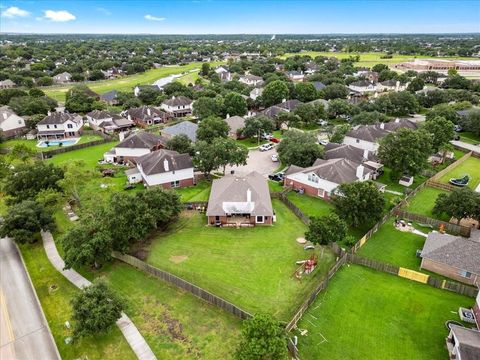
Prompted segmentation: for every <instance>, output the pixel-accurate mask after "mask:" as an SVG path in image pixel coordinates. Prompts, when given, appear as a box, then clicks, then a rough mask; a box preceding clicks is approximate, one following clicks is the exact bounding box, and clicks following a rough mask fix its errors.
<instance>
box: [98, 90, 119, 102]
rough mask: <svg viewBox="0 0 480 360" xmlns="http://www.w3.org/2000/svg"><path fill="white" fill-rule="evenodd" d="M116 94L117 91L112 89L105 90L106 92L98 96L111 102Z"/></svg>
mask: <svg viewBox="0 0 480 360" xmlns="http://www.w3.org/2000/svg"><path fill="white" fill-rule="evenodd" d="M117 95H118V91H117V90H112V91H109V92H106V93H104V94H102V95H101V96H100V97H101V98H102V100H104V101H107V102H111V101H114V100H115V99H116V98H117Z"/></svg>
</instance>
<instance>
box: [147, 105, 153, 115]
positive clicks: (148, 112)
mask: <svg viewBox="0 0 480 360" xmlns="http://www.w3.org/2000/svg"><path fill="white" fill-rule="evenodd" d="M147 114H148V116H152V110H151V109H150V108H149V107H147Z"/></svg>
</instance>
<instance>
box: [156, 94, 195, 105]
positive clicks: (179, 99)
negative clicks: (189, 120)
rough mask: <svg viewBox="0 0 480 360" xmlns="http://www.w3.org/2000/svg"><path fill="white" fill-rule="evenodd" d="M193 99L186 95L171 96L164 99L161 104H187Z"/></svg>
mask: <svg viewBox="0 0 480 360" xmlns="http://www.w3.org/2000/svg"><path fill="white" fill-rule="evenodd" d="M192 102H193V101H192V100H191V99H189V98H188V97H186V96H173V97H172V98H171V99H168V100H165V101H164V102H163V104H165V105H167V106H187V105H190V104H191V103H192Z"/></svg>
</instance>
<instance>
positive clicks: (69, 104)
mask: <svg viewBox="0 0 480 360" xmlns="http://www.w3.org/2000/svg"><path fill="white" fill-rule="evenodd" d="M89 90H90V89H89V88H88V87H87V86H85V85H76V86H74V87H73V88H71V89H70V90H68V91H67V95H66V98H65V109H67V110H68V111H70V112H81V113H87V112H89V111H92V110H94V109H95V108H96V104H95V99H94V98H93V97H90V96H88V95H87V92H88V91H89Z"/></svg>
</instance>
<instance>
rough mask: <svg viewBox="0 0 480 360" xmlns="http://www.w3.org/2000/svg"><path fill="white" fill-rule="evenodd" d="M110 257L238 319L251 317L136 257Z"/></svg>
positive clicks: (114, 255)
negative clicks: (186, 292)
mask: <svg viewBox="0 0 480 360" xmlns="http://www.w3.org/2000/svg"><path fill="white" fill-rule="evenodd" d="M112 256H113V257H114V258H115V259H118V260H121V261H123V262H125V263H127V264H129V265H131V266H133V267H135V268H137V269H139V270H141V271H143V272H145V273H147V274H150V275H153V276H155V277H157V278H160V279H162V280H164V281H166V282H168V283H170V284H173V285H175V286H177V287H179V288H181V289H183V290H185V291H188V292H189V293H191V294H193V295H195V296H196V297H198V298H200V299H202V300H205V301H206V302H208V303H210V304H212V305H215V306H218V307H219V308H221V309H223V310H225V311H228V312H229V313H230V314H233V315H235V316H237V317H239V318H240V319H248V318H250V317H252V315H251V314H250V313H248V312H246V311H244V310H242V309H240V308H239V307H237V306H235V305H233V304H232V303H230V302H228V301H226V300H224V299H222V298H220V297H218V296H216V295H214V294H212V293H210V292H208V291H206V290H204V289H202V288H201V287H199V286H196V285H194V284H192V283H190V282H188V281H186V280H183V279H182V278H180V277H178V276H175V275H173V274H170V273H168V272H166V271H163V270H160V269H158V268H156V267H154V266H151V265H149V264H147V263H146V262H143V261H142V260H140V259H137V258H136V257H133V256H130V255H127V254H121V253H119V252H116V251H114V252H113V253H112Z"/></svg>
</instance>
